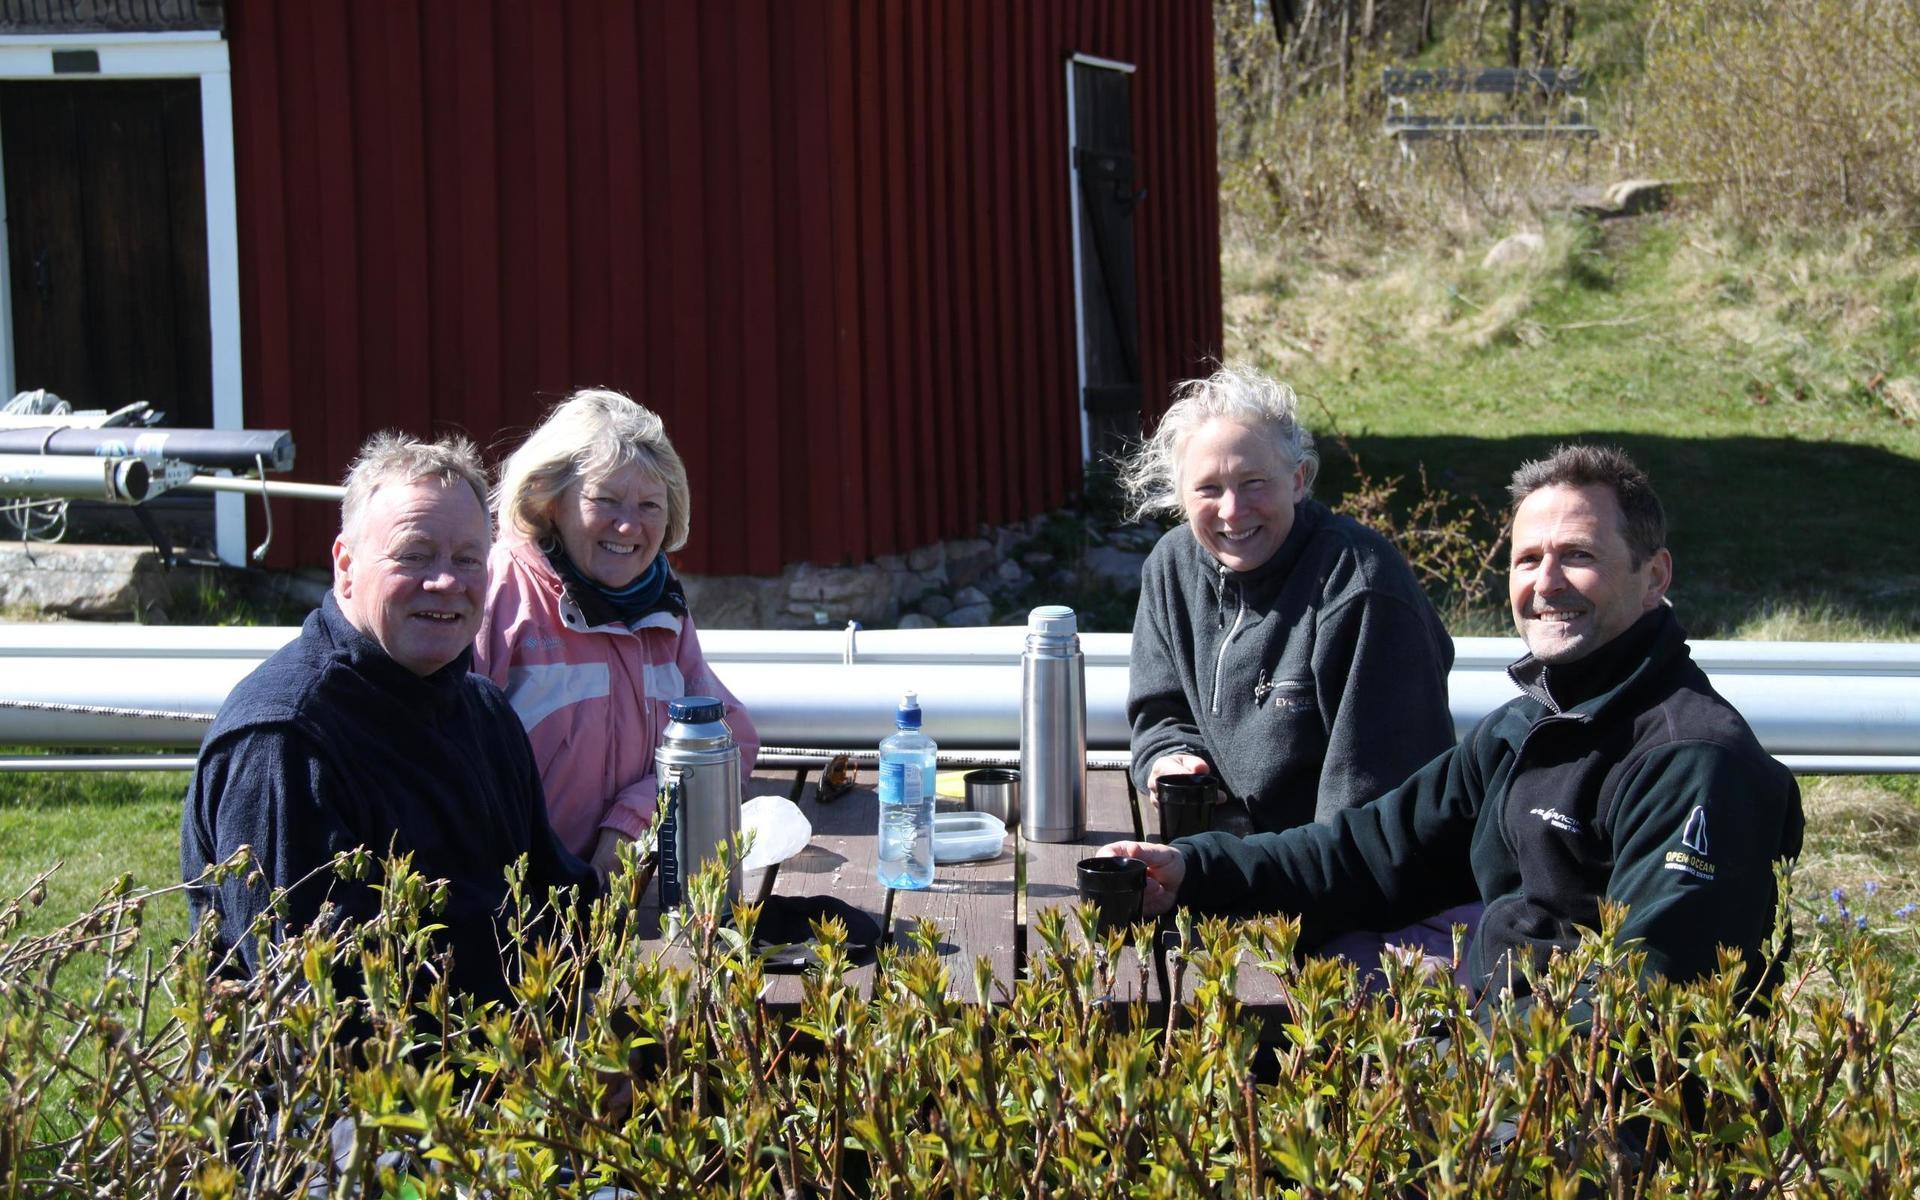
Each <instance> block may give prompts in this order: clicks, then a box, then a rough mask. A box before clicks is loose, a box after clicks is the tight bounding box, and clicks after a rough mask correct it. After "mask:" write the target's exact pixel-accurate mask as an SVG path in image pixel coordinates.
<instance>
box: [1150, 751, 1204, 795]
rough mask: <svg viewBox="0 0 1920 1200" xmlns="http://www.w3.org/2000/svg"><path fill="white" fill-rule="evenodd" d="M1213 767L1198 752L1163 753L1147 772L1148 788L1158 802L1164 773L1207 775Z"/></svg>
mask: <svg viewBox="0 0 1920 1200" xmlns="http://www.w3.org/2000/svg"><path fill="white" fill-rule="evenodd" d="M1212 769H1213V768H1211V767H1209V766H1207V760H1206V759H1204V758H1201V757H1200V756H1199V755H1198V754H1162V755H1161V756H1160V757H1159V758H1156V759H1154V760H1153V769H1152V770H1150V771H1148V772H1147V790H1149V791H1151V792H1152V793H1153V802H1154V803H1155V804H1158V803H1160V777H1161V776H1162V775H1206V774H1208V773H1210V772H1211V771H1212Z"/></svg>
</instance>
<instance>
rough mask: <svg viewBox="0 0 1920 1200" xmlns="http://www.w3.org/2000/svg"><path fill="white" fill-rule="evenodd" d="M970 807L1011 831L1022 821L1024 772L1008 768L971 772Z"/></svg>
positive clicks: (969, 773)
mask: <svg viewBox="0 0 1920 1200" xmlns="http://www.w3.org/2000/svg"><path fill="white" fill-rule="evenodd" d="M962 782H964V783H965V784H966V790H967V807H968V808H970V809H972V810H973V811H974V812H983V813H991V814H993V815H994V816H996V817H999V818H1000V820H1001V821H1002V822H1004V823H1005V824H1006V825H1007V827H1008V828H1012V827H1013V826H1014V825H1016V824H1018V823H1019V821H1020V772H1018V771H1009V770H1007V769H1005V768H1004V767H987V768H985V769H984V770H979V771H968V772H967V775H966V778H965V780H963V781H962Z"/></svg>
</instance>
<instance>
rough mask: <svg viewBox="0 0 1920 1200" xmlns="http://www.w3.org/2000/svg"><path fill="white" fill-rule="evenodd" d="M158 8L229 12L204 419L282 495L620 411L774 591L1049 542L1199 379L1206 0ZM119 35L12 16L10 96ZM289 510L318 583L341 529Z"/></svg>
mask: <svg viewBox="0 0 1920 1200" xmlns="http://www.w3.org/2000/svg"><path fill="white" fill-rule="evenodd" d="M34 3H35V4H37V5H39V7H40V8H45V2H44V0H34ZM141 3H143V4H145V5H147V6H148V7H149V8H151V9H152V10H153V11H155V12H160V11H162V10H168V11H170V12H172V13H173V15H174V17H175V18H177V19H176V22H175V28H178V27H180V26H181V25H186V26H191V25H193V24H194V22H195V18H196V17H197V18H198V20H199V22H200V23H201V24H202V25H204V24H207V23H209V22H208V20H207V18H208V17H209V15H211V16H212V17H213V18H214V20H213V21H212V22H211V23H212V24H214V26H215V30H214V32H212V33H211V35H210V39H211V42H212V44H210V45H208V46H205V47H203V50H204V51H205V53H206V56H207V58H206V62H207V63H213V64H214V65H212V66H208V65H205V64H203V65H202V66H200V67H199V68H196V69H195V70H193V71H190V72H183V73H188V74H196V75H197V76H198V78H199V85H198V98H199V101H200V104H201V112H200V116H201V122H200V132H201V135H202V142H203V143H204V146H205V149H204V151H203V153H204V154H205V157H206V160H207V163H208V166H207V168H206V181H207V188H206V190H207V196H206V199H205V211H206V214H207V218H206V220H207V228H206V229H205V231H204V234H203V242H204V244H205V245H206V246H207V256H208V263H209V268H208V269H209V273H210V275H211V276H212V280H211V282H210V283H203V284H202V287H203V288H204V289H205V291H206V293H207V294H210V295H211V297H212V299H211V300H210V301H209V302H208V303H209V309H210V314H211V323H212V335H211V337H210V339H209V341H210V350H209V353H210V355H211V358H212V366H211V370H210V372H209V374H210V376H211V377H212V379H213V389H212V390H213V399H212V404H211V410H210V418H211V419H212V421H213V423H216V424H234V423H244V424H246V425H249V426H256V427H285V428H289V429H291V430H293V431H294V435H295V439H296V444H297V446H298V451H299V465H298V467H297V469H296V471H295V476H296V477H297V478H301V479H308V480H336V479H338V477H339V475H340V473H341V471H342V470H343V468H344V466H345V464H346V462H347V460H348V458H349V457H350V455H351V453H352V451H353V449H354V448H355V447H356V446H357V445H358V444H359V442H360V441H361V440H362V439H363V438H364V437H365V436H366V435H367V434H368V433H370V432H371V431H373V430H375V429H377V428H381V427H387V426H397V427H401V428H405V429H409V430H414V431H418V432H423V433H424V432H429V431H437V430H441V429H446V428H458V429H462V430H465V431H466V432H468V433H469V434H471V435H472V436H474V437H475V438H476V439H477V440H479V441H480V442H481V443H482V444H483V445H486V446H488V447H489V448H490V449H491V450H493V451H495V452H496V453H498V452H504V451H505V450H507V449H509V448H510V447H511V446H512V444H513V443H514V442H515V440H517V437H518V436H519V434H521V433H523V432H524V431H525V429H526V428H527V427H528V426H529V424H530V423H532V422H534V421H535V420H537V419H538V417H539V415H540V414H541V412H542V411H543V409H544V408H545V406H546V405H547V404H549V403H550V402H551V401H552V400H554V399H556V398H557V397H559V396H560V395H562V394H564V393H565V392H566V391H567V390H569V389H570V388H572V387H575V386H579V385H585V384H604V385H607V386H611V387H616V388H619V389H622V390H624V391H628V392H630V393H631V394H633V395H634V396H635V397H636V398H638V399H641V400H642V401H643V402H645V403H647V404H649V405H651V406H652V407H654V408H655V409H657V410H658V411H659V412H660V413H661V414H662V416H663V417H664V418H665V419H666V422H667V428H668V430H669V432H670V433H671V434H672V436H673V438H674V441H675V443H676V444H677V445H678V446H679V448H680V450H681V452H682V454H683V455H684V457H685V458H686V460H687V465H688V468H689V471H690V474H691V476H692V480H693V489H694V533H693V540H692V543H691V544H690V545H689V547H688V548H687V550H686V551H685V552H684V553H683V554H682V555H681V556H679V560H678V561H679V562H680V565H682V566H683V567H684V568H685V569H688V570H692V571H696V572H704V573H734V572H752V573H771V572H774V571H777V570H779V569H780V567H781V566H782V565H784V564H786V563H791V562H795V561H800V560H810V561H813V562H819V563H831V562H838V561H845V560H860V559H865V558H869V557H872V556H874V555H878V554H885V553H895V552H901V551H904V550H906V549H909V548H912V547H915V546H918V545H924V544H927V543H930V542H933V541H936V540H939V539H942V538H949V537H956V536H969V535H971V534H972V533H973V532H974V531H975V530H976V529H977V527H978V526H979V525H980V524H981V523H982V522H1003V521H1007V520H1011V519H1015V518H1020V517H1024V516H1028V515H1031V514H1034V513H1038V512H1042V511H1045V510H1047V509H1049V508H1053V507H1057V506H1058V505H1060V504H1062V503H1063V502H1065V501H1066V500H1068V499H1069V498H1070V497H1071V496H1072V495H1073V494H1074V492H1075V490H1076V489H1077V487H1078V486H1079V484H1080V481H1081V473H1082V467H1083V462H1084V461H1085V456H1086V455H1087V454H1088V453H1089V452H1091V451H1097V450H1098V449H1099V448H1100V446H1101V445H1102V443H1103V442H1105V441H1107V440H1110V439H1111V437H1112V436H1113V434H1114V431H1116V430H1121V431H1126V432H1132V431H1133V430H1134V429H1135V428H1137V426H1138V423H1139V421H1140V419H1141V417H1142V415H1144V416H1146V417H1147V418H1149V419H1150V418H1151V417H1152V416H1153V415H1155V414H1157V412H1158V411H1159V410H1160V409H1161V408H1162V407H1164V404H1165V398H1166V394H1167V389H1168V385H1169V383H1170V382H1171V381H1173V380H1175V379H1179V378H1182V377H1185V376H1188V375H1191V374H1193V373H1195V372H1198V371H1201V370H1202V369H1203V366H1204V363H1205V361H1206V360H1207V359H1208V358H1209V357H1210V356H1214V355H1217V354H1218V353H1219V350H1220V284H1219V255H1218V210H1217V180H1216V172H1215V162H1214V116H1213V41H1212V3H1211V0H457V2H455V0H445V2H436V0H227V2H226V3H225V4H224V5H219V4H210V3H208V2H207V0H139V3H137V4H136V5H135V6H136V7H138V6H139V4H141ZM25 4H26V0H0V18H3V17H4V13H5V12H6V11H8V10H7V8H6V6H7V5H12V6H13V7H14V8H21V7H22V6H23V5H25ZM71 6H79V7H89V6H86V5H81V4H80V3H79V0H71ZM90 7H91V8H93V9H96V10H97V9H98V8H100V6H98V5H92V6H90ZM148 36H150V37H151V36H157V37H159V38H162V39H165V38H172V39H173V40H174V41H175V42H179V41H182V40H191V35H188V34H182V33H178V32H176V33H172V34H160V35H148ZM89 37H94V38H95V41H94V42H89V41H88V40H87V39H88V38H89ZM141 37H142V34H140V33H138V32H129V31H125V30H122V31H121V32H118V33H111V34H107V33H102V34H97V35H96V34H90V33H88V32H87V31H84V30H82V31H78V32H69V33H65V34H58V35H54V34H49V33H48V32H47V31H46V30H44V29H40V30H35V29H31V28H29V29H25V30H24V31H22V30H21V29H20V28H19V26H17V25H16V26H15V27H13V28H11V29H9V28H8V27H7V25H6V22H5V20H4V19H0V58H4V56H5V54H6V53H7V52H8V51H9V49H10V46H9V44H10V43H11V44H12V46H11V48H12V49H18V50H21V51H22V53H25V52H28V51H33V50H35V48H36V47H39V46H40V45H42V44H43V43H44V44H45V45H46V46H47V47H48V49H47V50H46V53H47V54H50V55H54V56H58V55H60V54H62V53H65V54H66V55H67V64H68V67H69V68H70V69H69V70H67V71H65V72H57V71H55V70H52V69H49V70H48V71H46V72H45V73H44V76H42V75H41V74H36V73H35V71H36V70H37V68H32V64H31V63H29V62H28V60H26V59H24V58H22V59H20V60H19V61H20V62H22V63H27V67H26V68H23V67H19V66H16V67H15V68H14V69H13V70H12V71H8V70H6V69H4V64H0V77H10V78H12V79H15V80H19V81H24V80H28V79H31V80H32V81H33V84H34V85H35V86H37V87H40V88H51V87H59V86H66V87H73V88H79V87H89V86H91V87H100V86H104V85H106V84H108V83H110V82H111V81H112V77H113V76H114V75H115V71H114V70H112V69H110V67H111V66H112V64H113V63H114V62H115V61H116V55H118V54H119V53H120V50H119V49H118V48H119V47H121V46H122V42H120V41H108V42H104V43H101V42H98V39H99V38H123V39H127V43H126V44H127V45H128V46H132V45H134V44H135V43H137V42H138V41H139V39H140V38H141ZM36 39H38V40H37V41H36ZM96 43H98V44H99V49H100V55H99V62H98V63H96V64H95V69H94V72H93V73H92V74H89V73H88V72H86V71H84V70H80V71H78V72H76V71H75V70H73V69H71V68H73V67H74V66H75V65H76V60H75V59H74V57H73V54H74V51H76V50H84V49H85V48H86V47H87V46H88V45H94V44H96ZM218 51H224V55H225V59H226V61H225V64H224V66H225V68H226V70H228V71H230V75H225V74H223V73H222V71H221V70H220V69H219V67H220V64H218V63H216V62H215V59H216V58H217V57H218V53H217V52H218ZM79 65H80V66H84V62H82V63H80V64H79ZM29 68H32V69H29ZM149 69H151V68H149ZM23 70H24V71H25V72H26V73H25V74H23V73H22V71H23ZM140 77H141V78H148V77H150V76H148V75H145V74H143V75H141V76H140ZM26 86H28V85H27V84H26V83H25V82H16V83H11V84H0V87H4V88H12V89H14V91H16V92H17V91H19V90H20V89H21V88H24V87H26ZM221 88H226V89H229V90H228V91H227V92H226V94H225V95H220V94H215V93H216V92H217V91H218V90H219V89H221ZM36 94H37V95H42V96H44V95H46V94H48V93H44V92H42V93H36ZM94 94H95V95H99V94H103V93H94ZM18 99H19V98H18V97H17V96H15V95H14V94H13V93H11V92H5V91H0V117H4V116H5V115H6V113H7V110H8V108H9V105H12V104H16V103H17V102H18ZM229 101H230V103H228V102H229ZM223 103H225V105H226V108H227V110H228V112H230V116H229V115H228V112H221V111H218V110H220V109H221V108H222V106H223ZM76 119H79V118H76ZM223 119H224V120H225V121H226V122H227V124H226V125H225V127H224V128H222V127H221V126H220V121H221V120H223ZM175 124H178V122H177V121H176V122H175ZM223 138H224V139H225V141H224V145H223V144H222V140H223ZM176 140H177V139H176ZM177 157H178V156H177V153H176V154H174V155H173V157H172V158H171V159H170V160H169V161H175V162H176V169H175V174H178V170H177ZM223 157H224V158H225V159H226V160H227V161H226V162H225V163H224V164H222V163H220V162H218V161H216V160H220V159H222V158H223ZM222 168H224V169H225V170H226V171H227V172H228V174H227V176H226V177H225V181H224V182H223V181H222V179H221V178H219V177H218V174H219V170H220V169H222ZM5 178H6V186H7V189H8V194H9V198H11V197H12V196H13V193H14V191H15V187H16V184H15V178H16V168H15V166H14V164H13V163H12V162H11V161H9V162H8V164H7V165H6V172H5ZM223 188H225V189H229V193H230V197H231V198H230V200H228V201H226V203H228V204H230V208H226V209H224V210H223V209H222V207H221V205H222V203H223V201H222V198H221V195H220V194H219V193H221V192H222V189H223ZM176 207H178V206H177V205H176ZM222 223H225V224H226V225H228V226H230V228H218V227H216V226H220V225H221V224H222ZM15 235H16V238H17V236H18V231H17V230H16V231H15ZM9 251H10V254H9V259H10V261H11V262H12V263H14V264H16V265H15V267H14V269H13V272H12V274H13V278H12V280H11V284H10V286H11V292H12V295H13V297H14V300H15V303H14V305H13V311H14V313H15V320H16V321H18V320H19V319H20V314H21V312H22V304H23V303H30V302H31V300H32V297H31V296H30V295H27V291H28V289H27V288H26V287H25V286H23V284H22V281H21V280H20V278H19V276H20V274H21V273H22V271H23V270H24V269H25V268H24V267H23V266H21V265H20V264H22V262H23V260H22V258H21V255H20V253H19V248H18V247H17V246H12V245H10V247H9ZM174 257H175V258H176V259H179V258H181V257H183V255H182V254H181V253H180V252H178V251H176V252H175V253H174ZM184 257H188V258H190V257H191V250H189V251H188V252H187V253H186V254H185V255H184ZM30 282H31V281H29V283H30ZM178 291H180V289H178V288H176V292H178ZM23 297H25V299H24V300H23ZM223 297H225V299H224V300H223ZM187 303H188V304H189V307H190V306H191V300H189V301H188V302H187ZM227 309H235V310H236V311H227ZM188 324H191V322H189V323H188ZM96 336H97V334H96ZM22 344H23V343H22V340H21V339H19V338H15V339H14V342H13V343H12V347H13V348H12V349H10V350H9V353H11V354H13V356H14V359H15V361H14V362H12V363H10V365H11V366H13V367H15V368H16V369H15V370H14V377H15V378H14V382H15V383H16V385H17V386H20V387H30V386H55V390H59V388H58V386H57V381H49V382H48V383H44V384H43V383H40V382H37V381H35V380H32V379H28V378H26V377H24V373H23V369H22V368H23V364H22V363H21V362H20V361H19V360H20V359H21V358H22V356H21V354H20V353H19V352H18V351H19V348H20V347H21V346H22ZM182 353H183V354H185V353H189V352H185V351H183V352H182ZM223 381H224V382H223ZM189 386H190V385H189ZM75 398H77V399H81V400H83V401H86V402H89V403H93V404H108V403H110V402H111V401H112V400H113V399H114V398H113V397H107V396H100V397H92V396H79V397H75ZM236 401H237V403H236ZM1143 410H1144V412H1143ZM181 411H188V409H187V405H186V402H184V401H183V402H182V405H181ZM251 516H252V519H253V520H255V521H256V522H257V520H258V516H257V509H256V510H255V511H254V513H253V514H251ZM274 516H275V521H276V547H277V550H276V553H278V554H279V555H281V556H282V561H283V562H285V561H291V559H292V558H293V557H296V556H297V557H298V559H299V560H300V561H303V562H318V561H321V560H322V558H323V554H324V548H325V546H326V544H327V542H328V541H329V540H330V538H331V536H332V532H333V523H334V517H335V514H333V513H332V512H330V511H327V510H326V508H325V507H324V506H320V505H313V504H307V505H299V506H288V505H276V508H275V513H274ZM256 533H257V530H256ZM234 544H237V542H236V541H235V540H234V539H232V538H231V537H229V538H227V539H225V540H224V541H223V545H234Z"/></svg>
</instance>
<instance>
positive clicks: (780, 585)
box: [680, 575, 786, 629]
mask: <svg viewBox="0 0 1920 1200" xmlns="http://www.w3.org/2000/svg"><path fill="white" fill-rule="evenodd" d="M784 582H785V581H784V580H781V579H778V578H774V579H766V578H762V577H760V576H758V575H682V576H680V584H681V586H682V587H684V588H686V590H687V608H688V609H689V610H690V611H691V612H692V613H693V619H694V621H695V623H696V624H698V626H699V627H700V628H701V629H761V628H765V627H766V626H767V624H769V621H768V618H769V616H770V611H771V610H772V609H773V608H774V607H776V605H775V604H771V603H769V601H770V600H774V599H775V598H784V596H785V594H786V588H785V586H784Z"/></svg>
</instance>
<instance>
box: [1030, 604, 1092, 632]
mask: <svg viewBox="0 0 1920 1200" xmlns="http://www.w3.org/2000/svg"><path fill="white" fill-rule="evenodd" d="M1079 631H1080V622H1079V619H1078V618H1076V617H1075V616H1074V615H1073V610H1072V609H1070V608H1068V607H1067V606H1066V605H1064V604H1042V605H1041V606H1040V607H1039V608H1036V609H1034V610H1033V611H1032V612H1030V613H1028V614H1027V632H1028V633H1043V634H1047V635H1049V636H1051V637H1062V636H1064V635H1066V634H1069V633H1078V632H1079Z"/></svg>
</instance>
